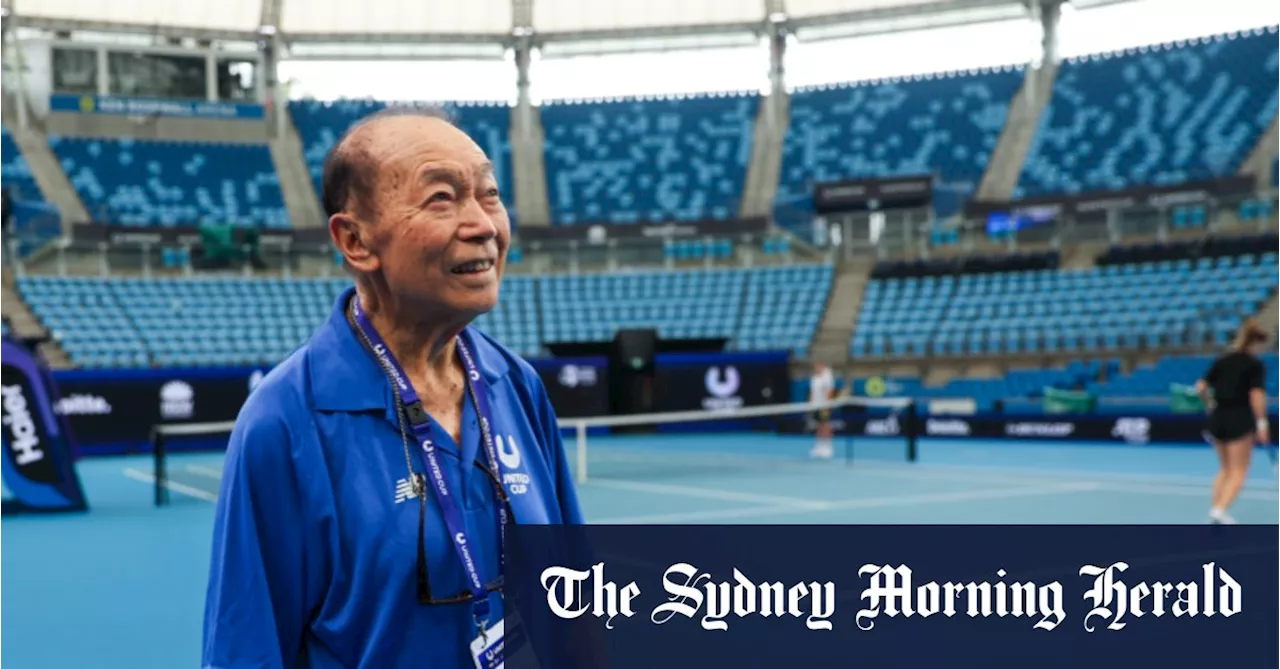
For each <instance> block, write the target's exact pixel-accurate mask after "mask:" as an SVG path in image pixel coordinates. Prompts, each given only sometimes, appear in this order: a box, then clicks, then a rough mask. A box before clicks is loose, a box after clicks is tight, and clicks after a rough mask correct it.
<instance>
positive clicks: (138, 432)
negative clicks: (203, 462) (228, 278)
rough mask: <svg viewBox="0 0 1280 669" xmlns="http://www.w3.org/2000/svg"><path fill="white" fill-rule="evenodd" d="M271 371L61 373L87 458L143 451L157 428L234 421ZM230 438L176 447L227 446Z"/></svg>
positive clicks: (66, 410) (66, 407) (61, 404)
mask: <svg viewBox="0 0 1280 669" xmlns="http://www.w3.org/2000/svg"><path fill="white" fill-rule="evenodd" d="M267 371H268V370H267V369H266V368H225V369H212V368H210V369H202V368H186V369H184V368H173V369H121V370H67V371H62V372H59V373H58V385H59V387H60V388H61V389H62V397H61V399H60V400H59V401H58V403H57V406H56V410H57V412H58V413H59V414H61V415H63V416H65V417H66V419H67V422H68V424H69V425H70V426H71V430H72V432H73V433H74V434H75V435H76V436H77V438H78V441H79V444H80V449H81V451H82V452H83V453H84V454H85V455H106V454H114V453H127V452H141V451H147V450H149V449H150V447H151V429H152V428H153V427H155V426H156V425H157V424H160V423H166V424H175V423H222V422H227V421H234V420H235V419H236V416H237V415H239V413H240V407H241V406H243V405H244V402H245V400H246V399H248V398H249V393H250V392H252V390H253V388H254V387H255V386H256V385H257V384H258V382H260V381H261V380H262V378H263V376H264V375H265V374H266V372H267ZM226 439H227V435H226V434H223V435H211V436H209V437H206V438H203V441H201V440H196V439H189V440H186V441H178V442H175V443H174V444H172V445H171V446H172V447H173V448H176V449H179V450H180V449H182V448H183V446H184V444H185V443H186V442H191V445H200V446H203V445H209V444H205V443H204V442H209V441H210V440H213V441H215V442H219V443H221V444H225V443H226Z"/></svg>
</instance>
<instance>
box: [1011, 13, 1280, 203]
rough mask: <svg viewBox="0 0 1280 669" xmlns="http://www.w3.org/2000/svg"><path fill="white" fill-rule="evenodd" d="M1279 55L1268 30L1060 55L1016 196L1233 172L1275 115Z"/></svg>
mask: <svg viewBox="0 0 1280 669" xmlns="http://www.w3.org/2000/svg"><path fill="white" fill-rule="evenodd" d="M1278 54H1280V50H1278V49H1277V41H1276V28H1275V27H1272V28H1270V29H1267V30H1256V31H1251V32H1248V33H1245V34H1233V35H1220V36H1216V37H1212V38H1205V39H1197V40H1191V41H1189V42H1178V43H1176V44H1163V45H1158V46H1153V47H1142V48H1138V49H1129V50H1127V51H1125V52H1124V53H1116V54H1107V55H1100V56H1085V57H1079V58H1071V59H1067V60H1065V61H1064V62H1063V63H1062V65H1061V68H1060V69H1059V71H1058V76H1057V80H1056V81H1055V83H1054V89H1053V97H1052V99H1051V100H1050V103H1049V105H1048V106H1047V107H1046V108H1045V110H1044V113H1043V114H1042V116H1041V119H1040V126H1039V128H1038V130H1037V132H1036V134H1035V137H1034V139H1033V140H1032V144H1031V148H1030V151H1029V152H1028V155H1027V159H1026V163H1025V164H1024V166H1023V170H1022V175H1021V178H1020V180H1019V182H1018V187H1017V189H1016V190H1015V196H1017V197H1026V196H1034V195H1041V194H1048V193H1079V192H1087V191H1091V190H1115V189H1121V188H1126V187H1131V186H1138V185H1168V184H1175V183H1179V182H1184V181H1189V180H1196V179H1210V178H1215V177H1220V176H1224V175H1227V174H1233V173H1235V171H1236V169H1237V168H1238V167H1239V165H1240V163H1241V162H1242V161H1243V160H1244V158H1245V156H1247V155H1248V153H1249V152H1250V151H1251V150H1252V149H1253V147H1254V144H1256V142H1257V140H1258V137H1259V136H1260V135H1261V133H1262V132H1263V131H1264V130H1265V129H1266V127H1267V125H1268V124H1269V123H1270V122H1271V121H1272V119H1273V118H1274V117H1275V115H1276V89H1277V87H1276V81H1277V72H1278V71H1280V68H1278V62H1277V58H1278ZM1191 222H1194V219H1192V221H1191ZM1175 224H1176V220H1175Z"/></svg>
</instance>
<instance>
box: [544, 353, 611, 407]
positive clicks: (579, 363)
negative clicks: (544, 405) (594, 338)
mask: <svg viewBox="0 0 1280 669" xmlns="http://www.w3.org/2000/svg"><path fill="white" fill-rule="evenodd" d="M529 364H531V365H533V368H534V369H535V370H536V371H537V372H538V376H539V377H540V378H541V379H542V385H544V386H546V388H547V396H548V397H550V398H551V406H552V407H554V408H555V410H556V416H557V417H559V418H585V417H588V416H604V415H606V414H608V413H609V359H608V358H606V357H604V356H593V357H583V358H556V359H550V360H548V359H535V360H529Z"/></svg>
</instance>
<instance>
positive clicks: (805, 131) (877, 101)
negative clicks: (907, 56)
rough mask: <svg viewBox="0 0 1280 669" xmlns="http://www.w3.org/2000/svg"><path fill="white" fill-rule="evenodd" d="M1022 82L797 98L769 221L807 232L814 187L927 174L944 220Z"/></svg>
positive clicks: (1002, 76) (846, 88)
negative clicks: (800, 225)
mask: <svg viewBox="0 0 1280 669" xmlns="http://www.w3.org/2000/svg"><path fill="white" fill-rule="evenodd" d="M1022 79H1023V69H1022V68H1005V69H1000V70H991V71H986V72H981V73H976V74H946V75H929V76H922V77H912V78H904V79H894V80H885V81H875V82H862V83H853V84H843V85H840V86H835V87H830V86H823V87H817V88H809V89H801V90H797V91H795V92H794V93H792V94H791V100H790V109H791V123H790V126H789V127H788V129H787V136H786V140H785V142H784V144H783V152H782V169H781V174H780V177H779V181H778V195H777V200H776V204H775V215H776V216H777V217H778V218H779V219H780V220H781V221H782V222H784V223H786V222H787V221H789V220H790V221H792V222H793V223H803V224H805V225H807V223H808V219H807V217H808V216H809V215H810V214H811V213H812V210H813V203H812V196H813V186H814V184H815V183H819V182H825V181H838V180H844V179H861V178H879V177H889V176H905V175H926V174H931V175H933V176H934V178H935V179H936V184H935V189H936V191H937V192H938V193H939V196H938V198H937V199H936V201H935V208H937V209H938V210H939V211H938V213H939V215H940V216H942V217H945V216H947V215H949V214H950V213H952V212H954V211H956V210H957V209H958V208H959V206H960V204H961V202H962V201H963V199H964V198H965V197H967V196H968V195H969V194H970V193H972V192H973V190H974V189H976V188H977V185H978V182H979V181H981V179H982V173H983V171H984V170H985V169H986V166H987V161H988V159H989V158H990V156H991V152H992V151H993V150H994V149H995V146H996V142H997V141H998V140H999V136H1000V131H1001V129H1002V128H1003V126H1004V122H1005V118H1006V116H1007V114H1008V107H1009V101H1010V99H1012V98H1013V95H1014V93H1015V92H1016V91H1017V90H1018V87H1019V86H1021V84H1022ZM797 219H798V220H797Z"/></svg>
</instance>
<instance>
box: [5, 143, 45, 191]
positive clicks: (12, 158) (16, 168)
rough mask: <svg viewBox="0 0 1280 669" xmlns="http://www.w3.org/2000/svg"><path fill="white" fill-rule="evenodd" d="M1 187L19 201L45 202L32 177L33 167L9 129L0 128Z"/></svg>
mask: <svg viewBox="0 0 1280 669" xmlns="http://www.w3.org/2000/svg"><path fill="white" fill-rule="evenodd" d="M0 186H3V187H4V189H5V190H7V191H9V193H10V194H11V195H12V196H13V197H14V198H15V199H18V200H26V201H30V202H43V201H44V194H43V193H41V192H40V187H39V186H38V185H36V180H35V177H33V176H31V167H30V166H29V165H27V160H26V159H25V158H23V157H22V151H20V150H19V149H18V144H17V143H16V142H14V141H13V136H12V135H10V134H9V129H8V128H5V127H3V126H0Z"/></svg>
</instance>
